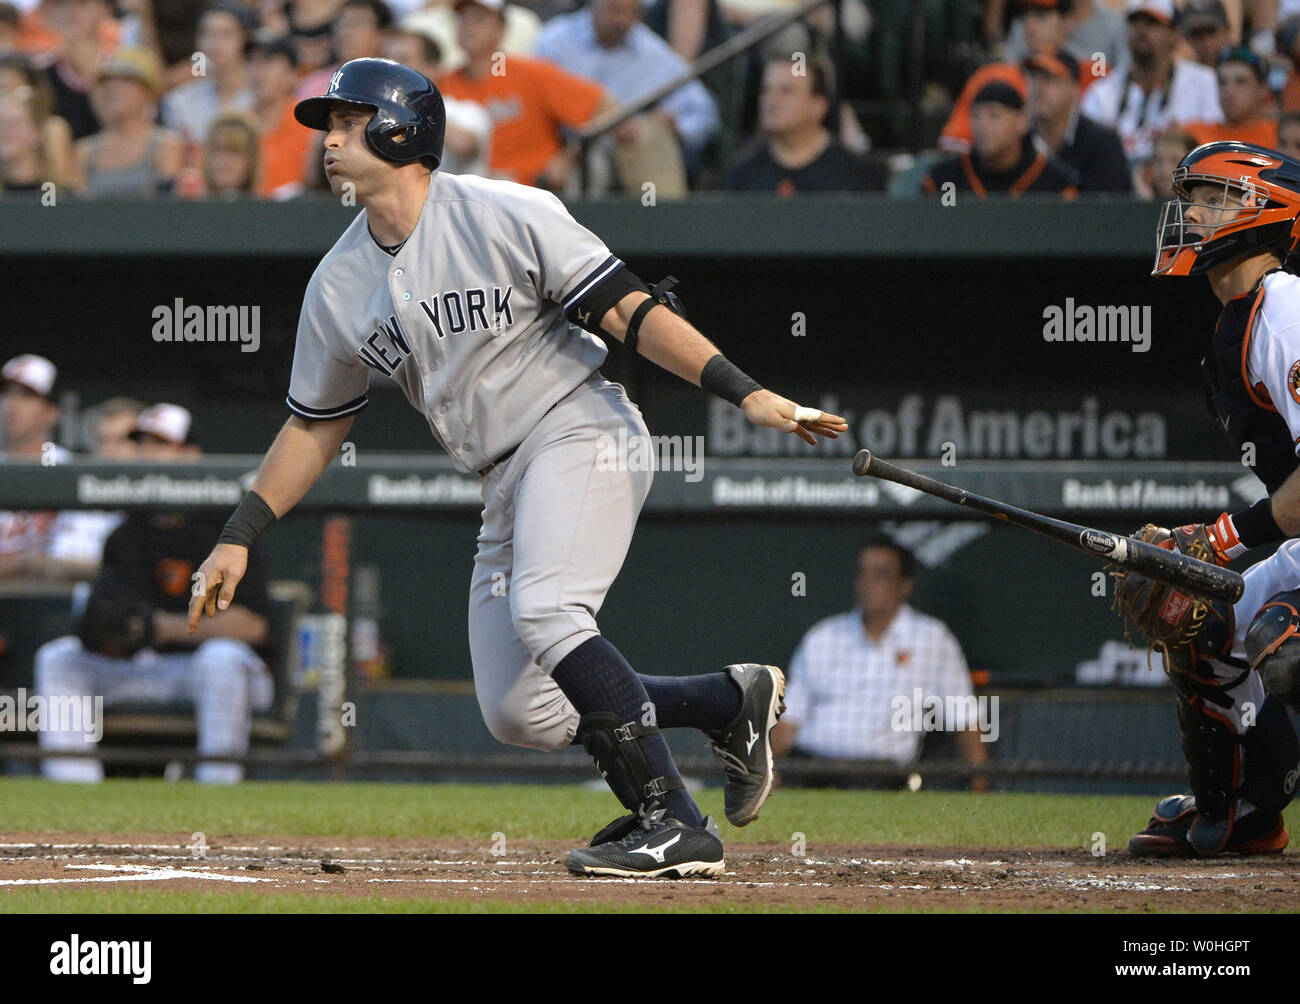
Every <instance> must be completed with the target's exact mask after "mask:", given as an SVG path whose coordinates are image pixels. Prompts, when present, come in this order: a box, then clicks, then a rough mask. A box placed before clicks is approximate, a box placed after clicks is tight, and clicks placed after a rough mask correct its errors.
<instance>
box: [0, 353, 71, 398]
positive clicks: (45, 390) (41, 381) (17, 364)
mask: <svg viewBox="0 0 1300 1004" xmlns="http://www.w3.org/2000/svg"><path fill="white" fill-rule="evenodd" d="M58 372H59V371H58V370H56V369H55V368H54V364H53V363H52V362H50V361H49V360H48V359H46V358H45V357H44V356H34V355H30V354H28V355H21V356H14V358H12V359H10V360H9V361H8V362H7V363H5V364H4V369H0V380H2V381H3V382H4V383H16V384H22V385H23V386H24V387H26V388H27V389H28V390H30V391H34V392H35V393H37V394H39V395H41V397H49V396H50V393H51V392H52V391H53V390H54V378H55V377H56V376H58Z"/></svg>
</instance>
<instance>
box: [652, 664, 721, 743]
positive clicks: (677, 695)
mask: <svg viewBox="0 0 1300 1004" xmlns="http://www.w3.org/2000/svg"><path fill="white" fill-rule="evenodd" d="M639 675H640V677H641V682H642V684H644V685H645V689H646V693H647V694H649V695H650V700H651V701H652V702H654V706H655V714H656V715H657V717H658V719H659V727H660V728H661V729H701V730H703V731H705V732H718V731H720V730H722V729H725V728H726V727H727V726H728V725H730V724H731V723H732V722H734V721H735V720H736V716H737V715H738V714H740V688H739V687H737V686H736V683H735V681H734V680H732V678H731V676H730V674H728V673H705V674H704V675H702V676H646V675H645V674H644V673H642V674H639Z"/></svg>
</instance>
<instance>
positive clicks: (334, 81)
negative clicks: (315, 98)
mask: <svg viewBox="0 0 1300 1004" xmlns="http://www.w3.org/2000/svg"><path fill="white" fill-rule="evenodd" d="M342 79H343V68H342V67H339V68H338V69H337V70H335V71H334V76H332V77H330V85H329V87H328V88H327V89H326V93H327V94H333V93H334V92H335V91H337V90H338V89H339V81H340V80H342Z"/></svg>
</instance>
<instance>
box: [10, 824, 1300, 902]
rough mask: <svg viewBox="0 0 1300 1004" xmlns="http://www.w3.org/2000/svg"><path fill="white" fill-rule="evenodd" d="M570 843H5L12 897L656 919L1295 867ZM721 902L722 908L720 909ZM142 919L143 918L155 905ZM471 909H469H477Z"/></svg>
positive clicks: (891, 850) (1055, 895)
mask: <svg viewBox="0 0 1300 1004" xmlns="http://www.w3.org/2000/svg"><path fill="white" fill-rule="evenodd" d="M571 847H572V845H571V844H567V843H562V842H555V841H530V842H524V841H521V842H518V843H514V844H511V843H509V842H504V841H500V840H497V841H493V840H483V841H473V842H471V841H455V842H450V841H437V842H421V841H414V840H380V839H367V838H361V839H355V840H348V839H340V838H336V837H329V838H320V839H316V840H312V839H305V838H301V837H295V838H273V837H241V836H212V835H206V836H205V837H204V838H203V840H202V841H201V842H196V841H195V840H194V838H193V836H192V835H186V836H177V835H172V834H152V835H139V836H132V837H114V836H109V835H103V834H66V833H65V834H59V835H58V836H57V837H54V836H50V835H40V834H14V835H8V836H5V837H4V838H3V839H0V896H2V895H3V890H4V889H5V888H14V887H23V886H63V887H68V886H73V887H76V886H83V887H90V886H95V885H103V884H114V883H139V884H140V889H141V895H142V896H147V894H148V893H147V890H148V889H162V888H167V889H187V890H192V891H197V892H200V893H201V892H203V891H206V890H212V889H230V888H232V887H234V886H237V887H240V888H242V889H245V890H250V891H253V892H255V893H257V894H259V895H266V896H275V895H277V894H283V893H298V894H301V893H321V894H330V895H336V896H346V897H373V896H376V895H377V896H383V897H421V898H427V899H436V900H444V901H445V900H467V901H469V900H490V901H494V902H497V903H506V904H508V903H510V902H518V903H520V904H524V903H529V902H534V903H536V902H539V901H545V902H548V903H565V902H569V903H575V904H581V903H583V902H591V903H617V904H619V905H622V906H632V907H636V906H637V905H644V906H645V907H647V908H653V907H655V906H657V905H663V904H671V905H672V906H673V907H674V908H678V909H680V908H683V907H686V908H689V907H691V906H693V905H694V906H698V907H699V908H701V909H718V908H719V907H721V906H722V904H723V902H725V903H726V905H727V906H728V907H731V906H735V907H739V908H748V909H755V908H757V909H763V908H765V907H768V908H787V909H796V910H810V909H812V910H815V909H825V908H830V909H839V910H843V909H862V910H957V911H964V910H972V911H985V910H1029V911H1047V910H1062V909H1064V910H1082V911H1106V912H1109V911H1116V912H1127V911H1147V910H1153V909H1154V910H1195V911H1200V910H1212V911H1238V910H1291V909H1294V904H1295V903H1296V902H1297V893H1300V866H1297V864H1296V862H1297V860H1300V858H1297V857H1296V856H1295V855H1281V856H1274V857H1266V858H1222V859H1214V860H1208V861H1144V860H1139V859H1135V858H1133V857H1130V856H1129V855H1127V854H1126V853H1124V852H1120V853H1116V854H1110V855H1106V856H1103V857H1095V856H1093V855H1092V854H1091V853H1089V852H1088V851H1087V850H1085V849H1079V850H1060V849H1050V848H1044V849H1025V848H1001V849H990V848H970V847H966V848H961V847H946V848H945V847H938V848H936V847H928V848H904V847H896V846H895V847H888V846H854V845H835V846H831V845H827V846H824V847H814V846H809V847H808V848H807V853H806V854H804V855H796V854H792V853H791V849H790V845H788V844H784V845H778V844H744V843H732V844H729V845H728V847H727V870H726V872H725V873H724V874H723V875H721V876H718V877H716V878H708V879H703V878H702V879H688V880H684V881H672V880H631V879H613V878H579V877H576V876H572V875H570V874H569V873H568V872H567V871H566V870H565V869H564V865H563V860H564V855H565V853H567V851H568V850H569V849H570V848H571ZM719 897H721V898H722V900H721V901H720V899H719ZM141 906H142V908H145V909H147V906H148V904H147V900H143V901H142V904H141ZM466 906H467V907H468V906H469V903H466Z"/></svg>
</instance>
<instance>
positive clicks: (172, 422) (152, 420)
mask: <svg viewBox="0 0 1300 1004" xmlns="http://www.w3.org/2000/svg"><path fill="white" fill-rule="evenodd" d="M144 435H148V436H157V437H158V438H159V439H164V440H166V441H167V442H169V443H176V444H178V445H179V444H181V443H184V442H186V441H187V439H188V438H189V435H190V413H189V412H188V411H187V410H186V409H184V408H182V407H181V406H180V405H179V404H155V405H152V406H150V407H148V408H146V409H145V410H144V411H142V412H140V414H139V415H138V416H137V417H136V420H135V428H133V429H132V430H131V433H130V436H131V438H132V439H137V438H138V437H140V436H144Z"/></svg>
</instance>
